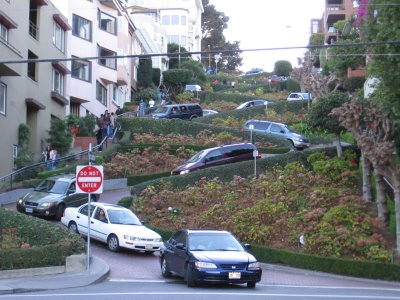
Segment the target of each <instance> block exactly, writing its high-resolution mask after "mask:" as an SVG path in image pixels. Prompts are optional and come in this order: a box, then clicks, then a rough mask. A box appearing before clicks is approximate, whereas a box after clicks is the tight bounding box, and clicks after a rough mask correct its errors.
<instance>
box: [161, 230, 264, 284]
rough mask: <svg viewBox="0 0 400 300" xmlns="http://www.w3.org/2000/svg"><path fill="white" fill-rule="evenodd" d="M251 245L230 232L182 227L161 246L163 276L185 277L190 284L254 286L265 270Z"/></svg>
mask: <svg viewBox="0 0 400 300" xmlns="http://www.w3.org/2000/svg"><path fill="white" fill-rule="evenodd" d="M249 248H250V245H242V244H241V243H240V242H239V241H238V240H237V239H236V238H235V237H234V236H233V235H232V234H231V233H230V232H228V231H219V230H188V229H186V230H179V231H178V232H176V233H175V234H174V235H173V236H172V237H171V238H170V239H169V240H168V241H166V242H164V246H163V247H162V248H161V253H160V264H161V273H162V275H163V276H164V277H170V276H171V275H178V276H180V277H183V278H184V279H185V281H186V283H187V285H188V286H189V287H193V286H195V285H196V284H198V283H246V284H247V287H249V288H255V286H256V283H257V282H259V281H260V280H261V275H262V270H261V267H260V264H259V263H258V261H257V260H256V259H255V257H254V256H253V255H251V254H250V253H248V252H247V250H248V249H249Z"/></svg>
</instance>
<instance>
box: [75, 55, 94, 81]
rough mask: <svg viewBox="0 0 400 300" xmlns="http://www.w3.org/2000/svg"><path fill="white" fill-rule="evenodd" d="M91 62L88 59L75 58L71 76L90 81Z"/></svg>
mask: <svg viewBox="0 0 400 300" xmlns="http://www.w3.org/2000/svg"><path fill="white" fill-rule="evenodd" d="M91 67H92V65H91V63H90V61H87V60H80V59H79V60H73V61H72V70H71V76H72V77H73V78H76V79H80V80H85V81H89V82H90V80H91Z"/></svg>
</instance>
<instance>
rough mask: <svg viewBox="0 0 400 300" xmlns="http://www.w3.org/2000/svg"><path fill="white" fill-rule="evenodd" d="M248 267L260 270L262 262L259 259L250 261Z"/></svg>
mask: <svg viewBox="0 0 400 300" xmlns="http://www.w3.org/2000/svg"><path fill="white" fill-rule="evenodd" d="M248 269H249V270H259V269H260V263H259V262H258V261H256V262H252V263H249V267H248Z"/></svg>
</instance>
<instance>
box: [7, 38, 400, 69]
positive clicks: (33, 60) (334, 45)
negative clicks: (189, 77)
mask: <svg viewBox="0 0 400 300" xmlns="http://www.w3.org/2000/svg"><path fill="white" fill-rule="evenodd" d="M399 44H400V41H384V42H368V43H350V44H331V45H313V46H293V47H275V48H256V49H236V50H212V51H196V52H181V53H176V52H175V53H149V54H128V55H111V56H89V57H70V58H36V59H20V60H0V64H20V63H42V62H55V61H57V62H61V61H76V60H78V61H79V60H98V59H124V58H139V59H148V58H151V57H160V56H167V57H169V58H178V57H179V56H181V57H182V55H187V56H190V55H199V54H200V55H201V56H202V57H203V55H204V57H207V56H208V55H211V54H220V53H221V54H229V53H242V52H259V51H279V50H298V49H308V50H312V49H326V48H337V47H362V46H379V45H386V46H387V45H399ZM388 55H389V54H388Z"/></svg>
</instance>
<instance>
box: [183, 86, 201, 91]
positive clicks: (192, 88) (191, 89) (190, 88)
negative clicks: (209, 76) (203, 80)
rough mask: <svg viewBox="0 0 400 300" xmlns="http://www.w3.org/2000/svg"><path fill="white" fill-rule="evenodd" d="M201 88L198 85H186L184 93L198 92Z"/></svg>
mask: <svg viewBox="0 0 400 300" xmlns="http://www.w3.org/2000/svg"><path fill="white" fill-rule="evenodd" d="M200 91H201V86H199V85H198V84H187V85H186V86H185V92H200Z"/></svg>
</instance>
